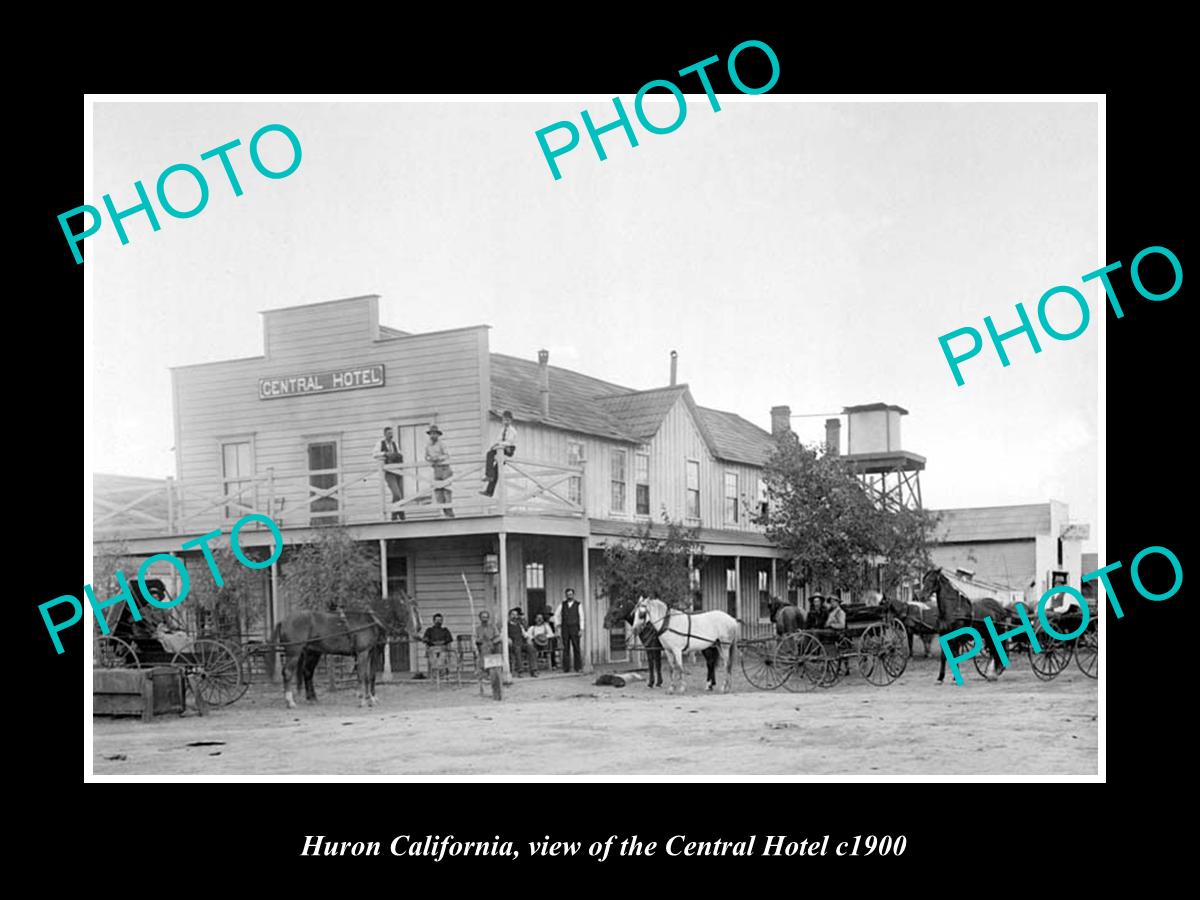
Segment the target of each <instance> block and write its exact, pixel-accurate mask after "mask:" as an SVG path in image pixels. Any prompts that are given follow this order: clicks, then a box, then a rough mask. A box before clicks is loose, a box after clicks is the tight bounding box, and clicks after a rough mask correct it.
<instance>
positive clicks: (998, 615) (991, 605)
mask: <svg viewBox="0 0 1200 900" xmlns="http://www.w3.org/2000/svg"><path fill="white" fill-rule="evenodd" d="M921 584H922V587H923V589H924V592H925V596H926V597H928V596H929V595H930V594H936V595H937V611H938V620H937V635H938V641H939V642H940V643H941V647H942V660H941V667H940V668H939V670H938V678H937V680H938V684H941V683H942V682H943V681H945V679H946V654H947V653H953V654H954V655H955V656H959V655H960V654H961V652H962V651H963V650H964V649H965V648H966V646H967V644H968V643H969V642H971V641H974V640H975V639H974V638H973V637H971V635H969V634H960V635H958V636H957V637H955V638H954V639H953V640H952V641H950V642H949V644H947V642H946V639H945V635H947V634H949V633H950V632H952V631H957V630H958V629H960V628H967V627H971V628H974V629H975V630H976V631H977V632H978V633H979V635H980V637H981V639H982V640H983V647H982V648H980V651H979V652H980V653H987V654H988V655H989V656H990V657H991V660H992V661H991V665H989V666H988V671H987V672H985V673H984V676H983V677H984V678H986V679H987V680H988V681H993V680H995V679H994V678H993V676H992V675H991V674H989V673H991V672H996V671H997V669H999V671H1001V672H1002V671H1003V670H1004V665H1003V663H1001V662H1000V659H999V657H998V656H997V655H996V653H995V652H994V651H993V648H992V646H991V642H990V641H988V640H987V639H986V638H982V636H983V634H984V629H985V627H986V626H984V624H983V620H984V618H985V617H987V616H990V617H991V618H992V621H993V622H994V623H996V624H1006V623H1007V622H1008V618H1009V612H1008V610H1007V609H1005V608H1004V606H1003V605H1001V604H1000V602H999V601H997V600H993V599H992V598H991V597H985V598H983V599H982V600H975V601H972V600H971V599H970V598H969V597H967V595H966V594H964V593H963V592H962V591H960V590H958V588H956V587H954V585H953V584H951V583H950V579H948V578H947V577H946V575H945V573H944V572H942V570H941V569H931V570H930V571H929V572H927V573H925V578H924V579H923V581H922V583H921ZM996 677H999V676H998V674H997V676H996Z"/></svg>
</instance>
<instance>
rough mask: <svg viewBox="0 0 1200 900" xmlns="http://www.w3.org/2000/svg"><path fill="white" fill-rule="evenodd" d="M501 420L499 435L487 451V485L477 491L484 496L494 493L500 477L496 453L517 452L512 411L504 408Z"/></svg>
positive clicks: (509, 454)
mask: <svg viewBox="0 0 1200 900" xmlns="http://www.w3.org/2000/svg"><path fill="white" fill-rule="evenodd" d="M501 421H502V422H503V423H504V424H503V425H502V426H501V428H500V437H499V438H497V439H496V443H494V444H492V447H491V449H490V450H488V452H487V465H486V466H485V472H486V474H487V487H486V488H484V489H483V490H482V491H480V492H479V493H481V494H483V495H484V496H485V497H490V496H492V494H493V493H495V490H496V481H497V480H498V479H499V478H500V463H499V462H497V461H496V456H497V454H499V453H500V452H501V451H503V452H504V455H505V456H512V455H513V454H514V453H516V452H517V429H516V428H514V427H513V423H512V412H511V411H509V410H507V409H506V410H505V411H504V416H503V417H502V419H501Z"/></svg>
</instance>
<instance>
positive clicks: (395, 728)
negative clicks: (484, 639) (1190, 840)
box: [94, 659, 1098, 776]
mask: <svg viewBox="0 0 1200 900" xmlns="http://www.w3.org/2000/svg"><path fill="white" fill-rule="evenodd" d="M703 669H704V667H703V664H702V663H701V664H700V665H696V666H693V667H692V674H691V679H690V681H689V687H688V692H687V693H686V694H684V695H674V696H672V695H667V694H665V693H663V692H662V691H660V690H657V689H656V690H654V691H651V690H648V689H647V688H646V684H645V682H644V681H634V682H631V683H630V684H629V685H628V686H626V687H624V688H611V687H598V686H594V685H593V684H592V677H589V676H583V675H580V676H550V677H547V676H543V677H541V678H538V679H536V680H532V679H529V678H524V679H519V680H517V681H516V682H515V683H514V684H513V685H512V686H511V687H509V688H507V689H506V690H507V694H506V696H505V699H504V700H503V701H500V702H496V701H494V700H492V699H491V698H490V696H489V697H487V698H483V697H480V696H479V693H478V691H477V690H476V688H475V686H474V685H470V686H464V687H462V688H459V689H446V688H443V689H442V690H441V691H435V690H434V689H433V687H432V686H431V685H430V684H428V683H426V682H411V681H406V682H402V683H397V684H390V685H389V684H382V685H380V687H379V698H380V702H379V705H378V706H376V707H375V708H374V709H363V710H360V709H359V708H358V706H357V702H356V700H355V698H354V696H353V694H352V692H350V691H348V690H347V691H339V692H337V693H328V692H323V693H322V698H321V702H320V703H319V704H317V705H309V704H304V703H301V705H300V708H298V709H296V710H288V709H286V708H284V705H283V701H282V697H281V694H280V691H279V688H278V687H275V686H268V685H262V686H257V685H256V686H255V687H254V688H252V689H251V691H250V693H248V694H247V695H246V696H245V697H243V698H242V699H241V700H240V701H238V703H236V704H235V705H233V706H231V707H228V708H226V709H221V710H217V711H215V712H214V713H212V714H210V715H208V716H206V717H199V716H196V715H195V714H194V713H190V712H189V714H187V715H186V716H183V717H177V716H169V717H164V718H161V719H159V720H156V721H155V722H153V723H142V722H141V721H139V720H136V719H102V718H97V719H95V720H94V738H95V743H94V760H95V774H96V775H125V774H128V775H183V774H189V775H190V774H204V775H217V776H228V775H268V774H271V775H285V774H290V775H396V776H404V775H426V774H440V775H447V776H455V775H485V774H514V775H525V774H528V773H529V772H531V771H537V772H539V773H541V774H543V775H572V774H588V773H595V774H612V775H629V774H655V773H661V772H664V771H666V770H668V769H669V770H671V771H676V772H678V771H680V770H683V771H687V772H689V773H691V774H693V775H697V776H698V775H703V774H711V775H717V776H720V775H725V774H734V775H776V774H795V775H821V774H867V775H875V774H878V775H887V774H905V775H937V774H963V775H967V774H1005V775H1033V774H1075V775H1089V774H1091V775H1094V774H1096V771H1097V733H1098V732H1097V718H1096V714H1097V682H1096V681H1094V680H1092V679H1089V678H1086V677H1084V676H1083V675H1082V674H1081V673H1080V672H1079V671H1078V670H1077V669H1075V667H1074V666H1073V665H1072V667H1071V668H1070V669H1068V670H1067V672H1065V673H1064V674H1063V675H1061V676H1059V677H1058V679H1056V680H1055V681H1052V682H1049V683H1046V682H1041V681H1038V680H1037V679H1036V678H1035V677H1034V675H1033V673H1032V672H1031V671H1030V670H1029V668H1028V663H1027V662H1022V663H1021V664H1020V665H1019V666H1018V667H1017V668H1016V669H1014V670H1012V671H1010V672H1008V673H1006V674H1005V675H1004V677H1003V678H1002V679H1001V680H1000V681H998V682H995V683H990V684H989V683H987V682H985V681H983V680H981V679H980V678H978V677H977V676H976V675H975V673H974V672H973V671H969V674H968V675H967V681H966V683H965V684H964V685H963V686H961V687H959V686H956V685H955V684H954V683H953V682H952V681H951V680H948V681H947V683H946V684H945V685H941V686H939V685H937V684H935V680H934V679H935V678H936V675H937V669H936V661H935V660H924V659H914V660H911V661H910V664H909V667H908V670H907V671H906V672H905V674H904V675H903V676H902V677H901V678H900V680H898V681H897V682H895V683H894V684H893V685H891V686H890V687H885V688H878V687H873V686H871V685H869V684H867V683H866V682H865V681H863V680H862V679H861V678H859V677H857V675H853V676H852V677H850V678H849V679H845V680H843V681H842V682H841V683H839V684H838V685H836V686H835V687H833V688H830V689H827V690H821V691H818V692H815V693H806V694H793V693H789V692H788V691H786V690H784V689H782V688H780V689H779V690H776V691H773V692H766V691H757V690H755V689H754V688H752V687H750V686H749V685H747V684H746V683H745V681H744V680H743V679H742V678H741V677H740V673H738V677H737V678H736V679H735V682H734V686H735V692H734V693H732V694H708V693H706V692H704V690H703V686H702V683H701V682H702V678H703ZM947 678H948V679H949V676H947ZM214 742H215V743H214ZM195 744H199V745H198V746H191V745H195Z"/></svg>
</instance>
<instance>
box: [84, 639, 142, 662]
mask: <svg viewBox="0 0 1200 900" xmlns="http://www.w3.org/2000/svg"><path fill="white" fill-rule="evenodd" d="M141 664H142V663H141V660H139V659H138V655H137V650H135V649H134V647H133V644H131V643H129V641H127V640H125V639H124V638H119V637H117V636H116V635H113V634H106V635H104V636H103V637H101V638H98V639H97V641H96V655H95V658H94V659H93V660H92V665H94V666H95V667H96V668H97V669H137V668H139V667H140V666H141Z"/></svg>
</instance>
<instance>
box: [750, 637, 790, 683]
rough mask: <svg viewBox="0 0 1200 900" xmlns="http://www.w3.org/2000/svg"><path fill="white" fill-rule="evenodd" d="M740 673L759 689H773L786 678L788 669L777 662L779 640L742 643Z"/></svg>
mask: <svg viewBox="0 0 1200 900" xmlns="http://www.w3.org/2000/svg"><path fill="white" fill-rule="evenodd" d="M742 674H743V675H745V676H746V680H747V681H748V682H750V683H751V684H752V685H754V686H755V687H756V688H758V689H759V690H763V691H773V690H774V689H775V688H777V687H779V686H780V685H781V684H783V682H784V681H785V680H786V679H787V677H788V674H789V670H788V669H786V668H784V667H783V666H781V665H780V664H779V641H776V640H767V641H755V642H753V643H745V644H742Z"/></svg>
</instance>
